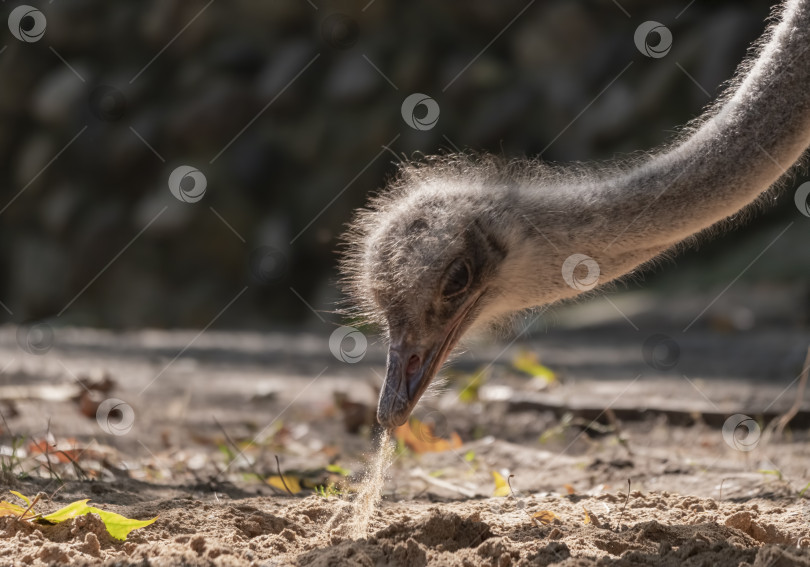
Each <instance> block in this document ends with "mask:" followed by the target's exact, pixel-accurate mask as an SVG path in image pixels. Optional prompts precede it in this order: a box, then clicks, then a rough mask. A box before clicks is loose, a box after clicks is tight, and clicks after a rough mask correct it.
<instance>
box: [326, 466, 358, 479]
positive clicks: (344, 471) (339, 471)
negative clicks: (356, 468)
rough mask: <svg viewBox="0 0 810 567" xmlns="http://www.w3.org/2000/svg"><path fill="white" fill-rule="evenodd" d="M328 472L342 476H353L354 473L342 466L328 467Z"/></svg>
mask: <svg viewBox="0 0 810 567" xmlns="http://www.w3.org/2000/svg"><path fill="white" fill-rule="evenodd" d="M326 470H327V471H329V472H331V473H336V474H339V475H341V476H349V475H350V474H352V471H350V470H349V469H344V468H343V467H341V466H340V465H326Z"/></svg>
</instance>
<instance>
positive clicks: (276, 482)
mask: <svg viewBox="0 0 810 567" xmlns="http://www.w3.org/2000/svg"><path fill="white" fill-rule="evenodd" d="M266 482H267V484H269V485H270V486H272V487H274V488H278V489H279V490H283V491H284V492H287V488H289V489H290V492H292V493H293V494H298V493H299V492H301V481H300V480H299V479H298V478H297V477H294V476H290V475H288V474H285V475H284V480H283V481H282V480H281V477H280V476H278V475H277V474H275V475H273V476H269V477H267V481H266ZM285 483H286V484H287V486H286V487H285V486H284V484H285Z"/></svg>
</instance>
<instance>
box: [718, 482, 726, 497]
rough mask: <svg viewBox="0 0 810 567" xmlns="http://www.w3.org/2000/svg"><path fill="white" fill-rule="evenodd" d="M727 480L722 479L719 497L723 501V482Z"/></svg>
mask: <svg viewBox="0 0 810 567" xmlns="http://www.w3.org/2000/svg"><path fill="white" fill-rule="evenodd" d="M724 482H726V479H725V478H724V479H723V480H721V481H720V496H719V497H718V498H717V500H719V501H720V502H722V501H723V483H724Z"/></svg>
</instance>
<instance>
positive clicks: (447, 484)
mask: <svg viewBox="0 0 810 567" xmlns="http://www.w3.org/2000/svg"><path fill="white" fill-rule="evenodd" d="M411 476H413V477H416V478H418V479H421V480H424V481H425V482H427V483H429V484H432V485H434V486H438V487H439V488H444V489H445V490H452V491H453V492H458V493H459V494H461V495H462V496H465V497H467V498H475V496H476V494H475V492H473V491H471V490H467V489H466V488H462V487H460V486H456V485H455V484H452V483H450V482H447V481H446V480H441V479H439V478H434V477H432V476H430V475H429V474H425V472H424V471H423V470H422V469H416V470H414V471H411Z"/></svg>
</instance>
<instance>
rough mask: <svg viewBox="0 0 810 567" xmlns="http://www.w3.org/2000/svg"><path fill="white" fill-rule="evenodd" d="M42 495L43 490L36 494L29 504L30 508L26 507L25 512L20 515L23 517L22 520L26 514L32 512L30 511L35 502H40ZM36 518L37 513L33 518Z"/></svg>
mask: <svg viewBox="0 0 810 567" xmlns="http://www.w3.org/2000/svg"><path fill="white" fill-rule="evenodd" d="M40 496H42V493H41V492H38V493H37V495H36V496H34V499H33V500H31V504H29V505H28V508H26V509H25V512H23V513H22V515H21V516H20V519H21V520H23V519H25V515H26V514H27V513H28V512H30V511H31V509H32V508H33V507H34V504H36V503H37V502H39V497H40ZM34 518H36V515H35V516H33V517H32V518H31V519H32V520H33V519H34Z"/></svg>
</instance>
